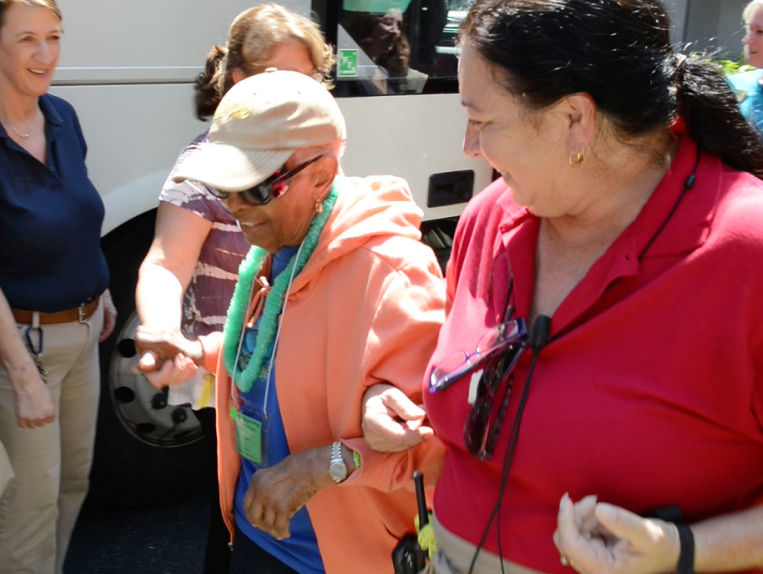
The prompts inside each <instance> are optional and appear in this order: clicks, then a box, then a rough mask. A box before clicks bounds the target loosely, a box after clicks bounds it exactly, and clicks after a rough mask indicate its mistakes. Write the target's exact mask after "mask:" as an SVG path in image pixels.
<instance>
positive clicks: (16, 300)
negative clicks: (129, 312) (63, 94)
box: [0, 95, 109, 313]
mask: <svg viewBox="0 0 763 574" xmlns="http://www.w3.org/2000/svg"><path fill="white" fill-rule="evenodd" d="M40 110H41V111H42V113H43V115H44V116H45V137H46V140H47V144H46V145H47V150H46V154H45V155H46V158H45V159H46V161H45V163H44V164H43V163H40V161H39V160H37V159H36V158H35V157H33V156H32V155H30V154H29V153H28V152H27V151H26V150H25V149H24V148H22V147H21V146H19V145H18V144H17V143H16V142H14V141H13V140H12V139H11V138H10V137H9V136H8V133H7V132H6V131H5V129H3V127H2V126H0V288H2V290H3V293H4V294H5V296H6V298H7V299H8V302H9V303H10V305H11V307H13V308H16V309H26V310H29V311H43V312H46V313H56V312H59V311H64V310H67V309H72V308H74V307H77V306H78V305H80V304H81V303H82V302H84V301H86V300H87V299H89V298H90V297H93V296H96V295H99V294H100V293H102V292H103V291H104V290H105V289H106V287H107V286H108V283H109V270H108V266H107V264H106V258H105V257H104V255H103V252H102V251H101V224H102V222H103V215H104V207H103V202H102V201H101V198H100V196H99V195H98V192H97V191H96V189H95V187H94V186H93V184H92V183H91V182H90V180H89V179H88V176H87V168H86V166H85V154H86V152H87V145H86V144H85V138H84V136H83V135H82V129H81V128H80V125H79V120H78V119H77V114H76V113H75V111H74V108H72V106H71V105H70V104H69V103H68V102H66V101H64V100H62V99H61V98H58V97H56V96H52V95H45V96H43V97H41V98H40Z"/></svg>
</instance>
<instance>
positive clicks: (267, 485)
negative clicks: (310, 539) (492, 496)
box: [244, 447, 334, 540]
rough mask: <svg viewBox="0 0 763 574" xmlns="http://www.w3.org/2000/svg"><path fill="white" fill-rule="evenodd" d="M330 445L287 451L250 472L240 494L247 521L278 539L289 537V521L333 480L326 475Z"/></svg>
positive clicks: (331, 483)
mask: <svg viewBox="0 0 763 574" xmlns="http://www.w3.org/2000/svg"><path fill="white" fill-rule="evenodd" d="M329 452H330V447H315V448H311V449H307V450H303V451H301V452H297V453H294V454H290V455H289V456H287V457H286V458H285V459H283V460H282V461H281V462H279V463H278V464H276V465H275V466H271V467H269V468H261V469H259V470H257V472H255V473H254V474H253V475H252V482H251V484H250V485H249V490H247V492H246V495H245V496H244V514H245V516H246V519H247V520H248V521H249V523H250V524H251V525H252V526H254V527H255V528H259V529H260V530H262V531H263V532H267V533H268V534H270V535H271V536H273V537H274V538H277V539H278V540H283V539H284V538H288V537H289V536H291V532H290V531H289V521H290V520H291V518H292V516H294V515H295V514H296V513H297V511H298V510H299V509H300V508H302V507H303V506H304V505H305V504H307V502H308V501H309V500H310V499H311V498H312V497H313V495H315V493H316V492H318V491H319V490H320V489H321V488H325V487H327V486H332V485H333V484H334V483H333V481H332V480H331V477H330V476H329V474H328V467H329V458H330V456H329Z"/></svg>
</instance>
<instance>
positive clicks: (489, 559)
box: [422, 517, 541, 574]
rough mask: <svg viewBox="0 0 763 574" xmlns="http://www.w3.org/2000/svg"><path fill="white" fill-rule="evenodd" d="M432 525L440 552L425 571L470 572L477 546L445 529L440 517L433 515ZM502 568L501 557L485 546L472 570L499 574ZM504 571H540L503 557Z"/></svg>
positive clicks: (524, 573)
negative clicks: (438, 519)
mask: <svg viewBox="0 0 763 574" xmlns="http://www.w3.org/2000/svg"><path fill="white" fill-rule="evenodd" d="M432 528H433V530H434V536H435V539H436V540H437V552H435V554H434V556H432V559H431V560H430V561H429V564H427V566H426V568H425V569H424V570H423V571H422V574H465V573H466V572H468V571H469V566H470V565H471V562H472V558H474V553H475V552H476V551H477V547H476V546H475V545H474V544H472V543H471V542H467V541H466V540H464V539H463V538H461V537H459V536H456V535H455V534H453V533H452V532H450V531H449V530H446V529H445V527H443V525H442V524H440V523H439V522H438V521H437V517H433V520H432ZM501 571H502V570H501V559H500V558H499V557H498V556H497V555H495V554H493V553H492V552H489V551H488V550H485V549H484V548H483V549H482V550H481V551H480V553H479V555H478V557H477V562H476V563H475V565H474V569H473V570H472V573H473V574H496V573H500V572H501ZM503 572H505V573H506V574H541V573H540V572H537V571H535V570H530V569H528V568H525V567H523V566H520V565H519V564H515V563H514V562H509V561H507V560H504V561H503Z"/></svg>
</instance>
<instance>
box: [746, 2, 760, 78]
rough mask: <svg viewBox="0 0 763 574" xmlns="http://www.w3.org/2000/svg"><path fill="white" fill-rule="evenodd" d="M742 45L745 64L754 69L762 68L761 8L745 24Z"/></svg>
mask: <svg viewBox="0 0 763 574" xmlns="http://www.w3.org/2000/svg"><path fill="white" fill-rule="evenodd" d="M746 28H747V30H746V33H745V36H744V40H742V43H743V44H744V55H745V57H746V58H747V63H748V64H749V65H750V66H754V67H756V68H763V6H758V8H756V9H755V11H754V12H753V13H752V18H750V21H749V22H747V25H746Z"/></svg>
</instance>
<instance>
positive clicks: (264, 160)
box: [172, 142, 294, 192]
mask: <svg viewBox="0 0 763 574" xmlns="http://www.w3.org/2000/svg"><path fill="white" fill-rule="evenodd" d="M293 153H294V150H293V149H274V150H256V151H249V152H245V151H242V150H241V148H238V147H235V146H231V145H226V144H221V143H215V142H206V143H203V144H201V145H200V146H199V149H198V151H197V153H195V154H194V155H193V156H191V157H190V158H188V161H186V162H184V163H183V164H182V165H180V166H178V168H177V170H176V171H175V173H174V174H173V176H172V179H173V180H174V181H176V182H180V181H184V180H186V179H192V180H195V181H200V182H201V183H203V184H205V185H207V186H209V187H213V188H215V189H219V190H221V191H229V192H237V191H244V190H245V189H249V188H251V187H254V186H255V185H257V184H258V183H262V182H263V181H265V180H266V179H267V178H268V177H270V176H271V175H272V174H273V173H275V172H276V171H277V170H278V169H279V168H280V167H281V166H282V165H283V164H284V163H285V162H286V160H287V159H289V157H291V155H292V154H293Z"/></svg>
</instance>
